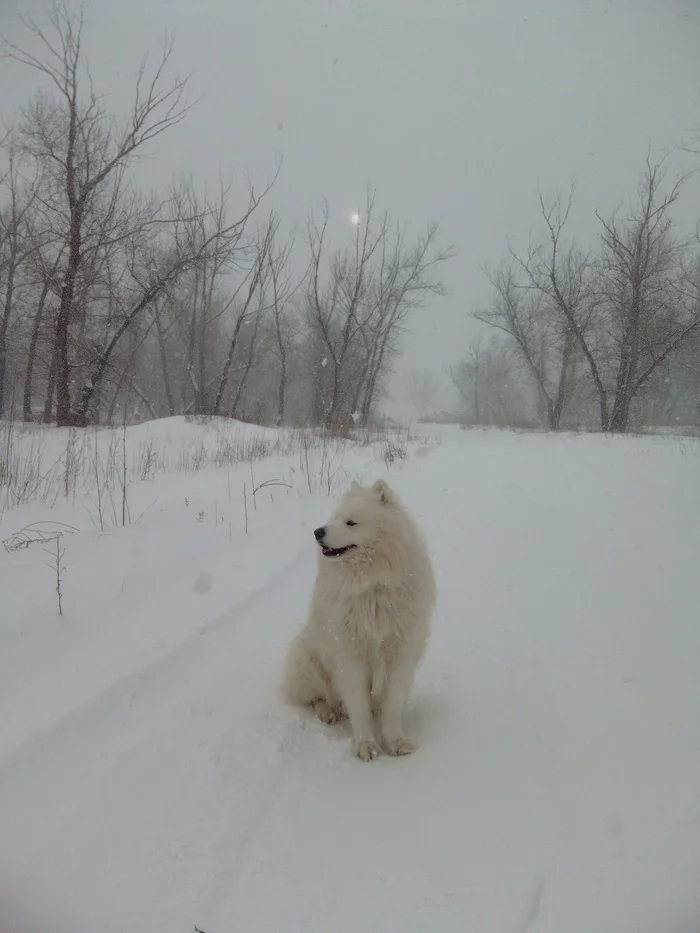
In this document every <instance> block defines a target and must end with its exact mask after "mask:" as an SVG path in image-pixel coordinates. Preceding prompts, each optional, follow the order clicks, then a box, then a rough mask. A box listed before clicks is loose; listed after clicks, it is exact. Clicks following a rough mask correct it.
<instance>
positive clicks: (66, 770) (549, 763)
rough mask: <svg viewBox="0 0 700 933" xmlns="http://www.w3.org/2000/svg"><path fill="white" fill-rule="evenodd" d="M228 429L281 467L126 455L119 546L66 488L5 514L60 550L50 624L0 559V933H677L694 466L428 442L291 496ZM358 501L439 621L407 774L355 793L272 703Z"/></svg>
mask: <svg viewBox="0 0 700 933" xmlns="http://www.w3.org/2000/svg"><path fill="white" fill-rule="evenodd" d="M240 430H241V431H242V432H247V437H248V439H250V437H252V436H256V437H264V438H267V440H268V441H269V443H270V445H271V447H272V446H274V445H275V443H276V442H278V443H277V447H276V449H274V450H273V451H272V454H271V456H270V457H268V458H267V459H263V460H259V461H256V462H254V463H252V465H251V464H248V463H245V464H240V465H238V466H232V467H230V468H228V467H220V468H217V467H216V466H214V465H212V464H211V463H209V462H206V463H205V464H204V465H203V466H202V468H201V469H199V470H197V471H187V470H183V469H181V470H176V469H175V468H174V467H173V466H172V464H173V463H175V462H176V461H177V460H178V459H180V460H182V451H185V450H187V449H191V447H192V445H193V444H194V445H195V446H196V445H203V446H204V447H205V448H206V449H208V450H209V449H213V447H215V446H216V445H217V444H218V443H219V441H218V440H217V436H216V430H215V429H214V428H212V427H211V426H206V425H197V424H187V423H185V422H184V420H182V419H171V420H169V421H166V422H159V423H156V424H155V425H148V426H142V427H138V428H130V429H128V432H127V434H128V448H129V456H130V457H136V456H137V455H138V450H139V449H142V448H143V445H144V444H151V445H152V446H155V448H156V449H157V450H158V453H159V456H160V457H161V458H162V464H163V465H164V466H163V468H162V469H161V470H160V471H159V472H157V473H155V474H154V476H153V477H152V478H150V479H148V480H146V481H141V482H137V481H134V482H133V484H132V485H131V486H130V488H129V496H130V502H129V504H130V509H131V513H132V516H134V519H136V516H137V515H138V516H141V517H140V519H139V520H138V522H136V520H134V524H132V525H130V526H127V527H114V526H113V524H110V525H109V526H108V527H106V529H105V531H104V532H102V531H100V530H99V528H95V527H94V521H93V520H94V515H95V512H94V504H93V502H92V500H91V499H88V497H87V493H86V492H85V491H84V490H83V487H82V485H81V484H80V483H78V484H77V485H78V488H77V492H76V499H75V504H73V498H72V493H71V495H69V497H68V500H66V499H65V496H62V497H61V496H59V497H58V498H56V501H55V504H54V505H53V507H52V508H51V507H50V506H49V505H48V504H44V505H42V504H40V503H35V504H32V505H22V506H20V507H17V508H14V509H6V510H5V512H4V514H3V515H2V524H1V526H0V537H2V538H7V537H9V535H10V534H11V533H12V532H15V531H18V530H19V529H21V528H23V527H24V526H25V525H27V524H29V522H32V521H53V522H58V521H63V522H68V523H69V524H71V525H73V526H75V527H76V528H78V529H79V530H78V531H77V532H74V533H72V534H70V535H65V536H64V537H62V538H61V543H62V545H63V546H65V549H66V555H65V564H66V573H65V578H64V595H63V602H64V614H63V616H61V617H59V616H58V610H57V604H56V594H55V592H54V589H53V588H54V586H55V577H54V575H53V573H52V570H51V569H50V568H47V567H46V564H47V563H50V562H51V559H50V557H48V556H47V555H46V554H45V553H43V551H42V548H41V546H40V545H33V546H31V547H28V548H26V549H22V550H19V551H12V552H7V553H6V552H4V551H2V552H0V594H2V595H1V597H0V599H1V611H0V616H1V618H0V708H2V710H3V716H2V718H0V827H1V828H2V834H1V839H2V842H1V844H0V930H2V933H48V931H50V933H76V931H81V933H82V931H86V933H87V931H99V933H123V931H125V930H139V931H140V930H144V931H146V930H147V931H149V933H174V931H178V930H179V931H188V933H189V931H191V930H192V929H193V928H194V926H195V925H196V926H197V927H199V929H200V930H203V931H205V933H234V931H235V933H237V931H255V933H268V931H269V933H273V931H274V933H297V931H298V933H301V931H304V933H328V931H333V933H351V931H352V933H379V931H382V933H383V931H406V933H419V931H420V933H424V931H426V930H436V931H438V930H439V931H447V933H457V931H460V933H465V931H466V933H471V931H473V933H492V931H504V933H584V931H585V933H590V931H601V933H604V931H615V933H628V931H629V933H646V931H649V933H658V931H661V930H663V931H664V933H697V929H698V921H699V920H700V883H699V879H698V875H699V872H700V869H699V866H700V795H699V793H698V788H699V787H700V743H699V742H698V735H699V734H700V702H699V701H700V626H699V625H698V623H697V606H698V602H699V599H700V577H699V575H698V573H697V555H698V553H699V547H700V512H699V510H698V508H697V503H698V480H697V477H698V468H699V467H700V463H699V462H698V449H697V441H695V440H693V439H689V438H683V439H677V438H655V437H644V438H603V437H600V436H586V435H582V436H550V435H529V434H514V433H507V432H497V431H483V432H482V431H469V432H461V431H458V430H453V429H451V428H446V427H445V428H438V427H427V428H425V433H426V435H429V437H428V438H426V440H427V443H423V444H419V443H412V444H410V445H409V447H408V458H407V460H401V459H399V460H397V461H395V462H394V464H393V466H392V467H391V469H387V467H386V466H385V463H384V460H383V457H382V444H381V442H379V443H378V444H376V445H373V446H366V447H352V446H351V445H346V446H344V447H338V448H337V449H335V448H334V450H333V451H332V452H331V453H329V454H327V456H326V458H325V460H324V459H323V457H322V455H321V453H320V452H319V451H318V450H315V451H312V452H311V454H309V452H308V451H307V457H309V456H310V457H311V465H310V466H309V467H308V469H307V470H306V472H305V471H304V470H302V466H301V460H302V459H303V457H300V454H299V452H298V451H290V450H289V449H288V448H289V446H290V442H289V439H286V440H285V439H284V438H282V439H280V438H279V437H277V435H276V434H275V432H271V431H267V432H264V431H261V430H259V429H252V428H245V429H244V428H241V429H240ZM239 440H240V438H239ZM65 444H66V434H65V432H63V433H62V432H53V433H52V434H51V435H50V436H49V437H48V439H47V440H46V441H45V445H46V450H45V454H46V457H47V462H48V461H49V460H51V458H52V456H54V455H55V456H59V455H60V448H61V447H62V446H64V445H65ZM188 445H190V446H189V447H188ZM184 459H185V461H186V463H185V465H187V463H189V461H187V457H185V458H184ZM324 462H325V463H326V467H327V475H326V476H325V478H324V481H323V482H317V483H312V482H311V481H310V480H311V476H310V472H311V471H312V470H313V471H316V472H317V473H318V476H319V477H320V476H321V471H322V468H323V464H324ZM331 463H332V464H333V466H332V468H329V467H328V464H331ZM167 464H170V467H169V468H167V469H166V466H167ZM251 471H252V472H253V474H254V475H253V477H252V478H251ZM88 473H89V471H88ZM307 473H308V474H309V475H307ZM376 476H385V477H386V478H387V479H388V481H389V482H390V483H391V484H392V485H394V486H395V488H396V489H397V490H398V491H399V493H400V494H401V495H402V496H403V497H404V498H405V500H406V502H407V503H408V504H409V505H410V507H411V510H412V511H413V513H414V515H415V516H416V518H417V519H418V521H419V522H420V523H421V525H422V526H423V528H424V531H425V533H426V536H427V538H428V541H429V544H430V547H431V551H432V555H433V559H434V563H435V568H436V573H437V577H438V585H439V592H440V597H439V608H438V613H437V617H436V621H435V627H434V634H433V638H432V641H431V645H430V649H429V652H428V655H427V657H426V660H425V662H424V664H423V666H422V668H421V671H420V675H419V677H418V679H417V682H416V687H415V690H414V693H413V696H412V700H411V703H410V707H409V710H408V714H407V723H406V725H407V727H408V731H409V733H410V734H411V735H412V736H413V737H415V738H416V739H417V740H418V742H419V743H420V747H419V750H418V752H417V753H416V754H415V755H414V756H412V757H411V758H406V759H401V760H394V759H389V758H387V757H381V758H379V759H378V760H377V761H375V762H373V763H372V764H364V763H361V762H358V761H356V760H354V759H353V758H352V757H351V755H350V748H349V737H348V731H347V729H346V727H345V726H344V725H341V726H335V727H333V728H331V729H329V728H327V727H324V726H322V725H321V724H320V723H319V722H317V721H316V720H315V719H313V717H312V716H310V715H306V714H305V713H303V712H299V711H296V710H289V709H287V708H286V707H284V706H283V705H282V704H281V702H280V699H279V696H278V692H277V691H278V685H279V679H280V665H281V662H282V659H283V656H284V651H285V647H286V644H287V643H288V641H289V639H290V638H291V637H292V635H293V634H294V633H295V632H296V631H297V629H298V627H299V626H300V625H301V623H302V622H303V618H304V613H305V610H306V605H307V601H308V597H309V593H310V589H311V586H312V582H313V576H314V570H315V565H314V545H313V539H312V535H311V532H312V529H313V528H315V527H316V526H317V525H318V524H319V522H320V521H322V520H323V518H325V517H326V516H327V513H328V510H329V509H330V508H331V505H332V502H331V500H330V499H329V497H328V496H327V495H326V494H325V492H327V491H328V489H330V490H331V492H332V493H333V494H335V493H337V492H339V491H340V489H341V488H342V485H343V484H344V483H345V482H346V481H347V479H348V478H350V477H357V478H359V479H361V480H362V479H364V480H369V479H373V478H375V477H376ZM273 478H274V479H281V480H282V481H283V482H286V483H288V484H289V487H291V488H288V487H284V486H279V487H271V488H269V489H265V490H262V491H261V492H259V493H258V494H257V495H256V497H255V498H256V501H255V506H257V508H256V507H254V504H253V501H252V495H251V488H252V486H253V485H258V484H259V483H261V482H263V481H265V480H268V479H273ZM253 480H254V483H253ZM85 482H86V483H87V480H85ZM244 484H246V487H247V488H246V501H245V502H244V496H243V485H244ZM309 487H312V488H311V490H310V489H309ZM322 489H323V491H322ZM93 493H94V490H93ZM93 498H94V496H93ZM331 499H332V497H331ZM246 505H247V512H248V533H246V531H245V508H246ZM91 516H92V517H91Z"/></svg>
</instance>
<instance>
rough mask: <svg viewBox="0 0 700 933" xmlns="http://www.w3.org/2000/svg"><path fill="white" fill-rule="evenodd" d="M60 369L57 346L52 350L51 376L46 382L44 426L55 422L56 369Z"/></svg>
mask: <svg viewBox="0 0 700 933" xmlns="http://www.w3.org/2000/svg"><path fill="white" fill-rule="evenodd" d="M57 368H58V354H57V353H56V346H55V345H54V346H53V347H52V348H51V363H50V364H49V375H48V379H47V380H46V401H45V402H44V424H51V422H52V421H53V397H54V393H55V391H56V369H57Z"/></svg>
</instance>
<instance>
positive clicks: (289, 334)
mask: <svg viewBox="0 0 700 933" xmlns="http://www.w3.org/2000/svg"><path fill="white" fill-rule="evenodd" d="M276 235H277V227H275V236H276ZM293 247H294V234H292V236H291V237H290V238H289V240H288V241H287V242H286V243H284V244H282V245H281V246H279V245H278V244H277V243H276V241H275V242H273V244H272V248H271V249H270V251H269V253H268V258H267V262H268V278H269V288H270V303H271V305H272V314H273V320H274V330H275V346H276V349H277V354H278V357H279V381H278V383H277V418H276V424H277V426H278V427H279V426H280V425H282V424H284V412H285V401H286V393H287V375H288V359H289V354H290V350H291V347H292V345H293V340H294V331H293V325H292V319H291V314H290V311H291V310H293V304H292V303H293V301H294V298H295V296H296V294H297V292H298V291H299V290H300V289H301V288H302V287H303V286H304V284H305V281H306V276H307V274H308V269H307V270H306V271H305V272H304V273H303V274H302V275H301V276H297V277H296V281H295V278H294V274H293V272H292V271H291V269H290V264H291V255H292V250H293Z"/></svg>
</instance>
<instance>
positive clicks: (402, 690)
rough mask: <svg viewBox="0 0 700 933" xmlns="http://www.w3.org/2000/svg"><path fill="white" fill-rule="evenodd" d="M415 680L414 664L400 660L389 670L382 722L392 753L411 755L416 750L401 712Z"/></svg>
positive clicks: (384, 740)
mask: <svg viewBox="0 0 700 933" xmlns="http://www.w3.org/2000/svg"><path fill="white" fill-rule="evenodd" d="M412 680H413V665H412V664H409V663H406V662H401V661H399V662H398V663H397V664H396V665H394V666H393V667H391V668H390V669H389V671H387V681H386V686H385V688H384V696H383V698H382V705H381V712H380V723H381V729H382V740H383V743H384V747H385V748H386V750H387V752H388V753H389V754H390V755H410V754H412V753H413V752H414V751H415V750H416V746H415V745H414V744H413V742H412V741H411V740H410V739H408V738H406V736H405V735H404V733H403V729H402V728H401V714H402V712H403V708H404V705H405V703H406V700H407V698H408V694H409V691H410V689H411V682H412Z"/></svg>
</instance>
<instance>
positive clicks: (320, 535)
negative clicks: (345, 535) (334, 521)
mask: <svg viewBox="0 0 700 933" xmlns="http://www.w3.org/2000/svg"><path fill="white" fill-rule="evenodd" d="M325 534H326V529H325V528H317V529H316V531H314V538H316V540H317V541H320V540H321V538H323V537H325Z"/></svg>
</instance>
